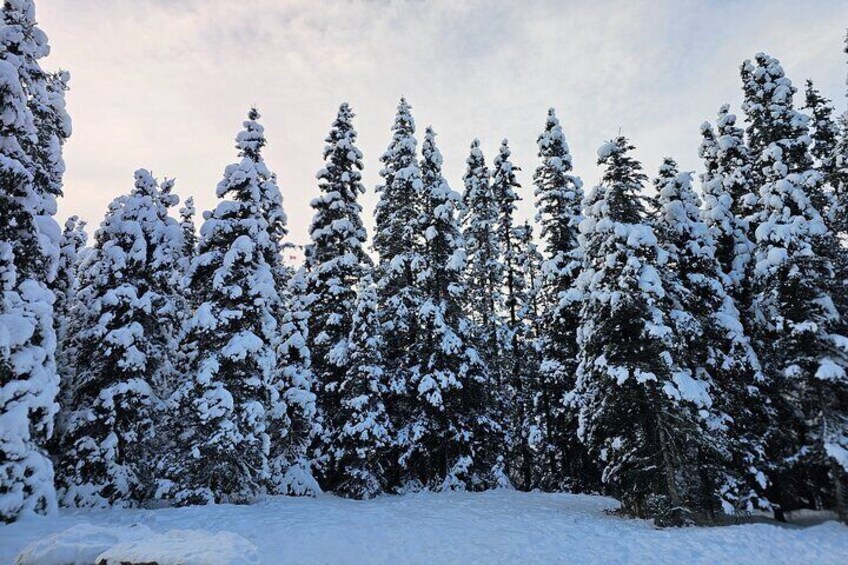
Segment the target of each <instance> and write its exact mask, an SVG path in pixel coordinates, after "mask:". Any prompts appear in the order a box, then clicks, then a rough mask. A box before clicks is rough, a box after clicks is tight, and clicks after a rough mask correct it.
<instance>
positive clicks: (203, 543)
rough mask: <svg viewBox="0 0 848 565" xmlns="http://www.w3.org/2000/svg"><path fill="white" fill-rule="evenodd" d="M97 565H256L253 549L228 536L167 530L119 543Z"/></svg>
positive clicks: (225, 533)
mask: <svg viewBox="0 0 848 565" xmlns="http://www.w3.org/2000/svg"><path fill="white" fill-rule="evenodd" d="M96 563H97V565H123V564H126V563H156V565H184V564H186V563H191V564H192V565H258V564H259V563H260V560H259V555H258V553H257V551H256V546H255V545H253V544H252V543H250V542H249V541H247V540H246V539H244V538H243V537H241V536H240V535H238V534H234V533H232V532H217V533H214V534H213V533H212V532H207V531H204V530H171V531H169V532H165V533H164V534H153V535H151V536H149V537H147V538H145V539H140V540H135V541H127V542H124V543H119V544H118V545H116V546H115V547H113V548H111V549H109V550H107V551H105V552H104V553H102V554H100V555H99V556H98V557H97V561H96Z"/></svg>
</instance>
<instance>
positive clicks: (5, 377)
mask: <svg viewBox="0 0 848 565" xmlns="http://www.w3.org/2000/svg"><path fill="white" fill-rule="evenodd" d="M2 27H3V37H2V40H0V108H2V111H3V115H4V116H5V117H4V119H3V123H2V125H0V139H2V148H0V154H2V156H3V158H4V159H3V164H2V167H0V176H1V177H2V181H3V182H2V188H0V226H2V227H0V281H2V282H0V285H2V294H3V297H2V304H0V318H2V321H3V323H2V326H3V327H4V329H5V330H6V331H4V332H0V333H2V334H3V335H2V337H0V430H2V431H0V520H2V521H4V522H11V521H14V520H16V519H17V518H18V516H19V515H21V514H22V513H30V512H35V513H40V514H44V513H48V512H50V511H52V510H53V509H54V508H55V507H56V496H55V490H54V486H53V468H52V465H51V462H50V460H49V459H48V458H47V456H46V453H45V445H46V443H47V441H48V440H49V439H50V438H51V436H52V434H53V419H54V416H55V415H56V412H57V404H56V402H55V399H56V395H57V391H58V384H59V377H58V375H57V371H56V363H55V348H56V339H55V332H54V319H53V306H52V305H53V292H52V289H51V288H50V285H51V284H52V283H53V281H54V279H55V276H56V269H57V266H58V257H59V249H58V243H59V237H60V232H61V230H60V229H59V226H58V225H57V224H56V222H55V220H54V219H53V217H52V216H53V215H54V214H55V213H56V197H58V196H60V195H61V193H62V174H63V172H64V162H63V160H62V144H63V142H64V140H65V139H66V138H67V137H68V136H69V135H70V131H71V123H70V119H69V117H68V114H67V112H66V111H65V105H64V93H65V88H66V87H65V83H66V82H67V80H68V75H67V73H57V74H50V73H47V72H45V71H44V70H43V69H42V68H41V64H40V59H42V58H43V57H45V56H47V54H48V53H49V52H50V47H49V45H48V44H47V36H46V35H45V34H44V32H43V31H41V30H40V29H39V28H38V27H36V25H35V7H34V5H33V3H32V1H31V0H9V1H6V2H4V3H3V6H2Z"/></svg>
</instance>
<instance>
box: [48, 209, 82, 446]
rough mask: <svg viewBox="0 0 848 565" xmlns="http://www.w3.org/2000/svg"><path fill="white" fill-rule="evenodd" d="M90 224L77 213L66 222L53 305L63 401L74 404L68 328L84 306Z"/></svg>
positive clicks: (60, 425)
mask: <svg viewBox="0 0 848 565" xmlns="http://www.w3.org/2000/svg"><path fill="white" fill-rule="evenodd" d="M85 225H86V223H85V222H84V221H82V220H80V219H79V217H77V216H71V217H70V218H68V220H67V221H65V229H64V230H63V231H62V238H61V239H60V240H59V266H58V269H57V275H56V280H55V281H54V283H53V288H54V293H55V295H56V302H55V303H54V304H53V313H54V318H53V319H54V322H55V326H56V365H57V368H58V371H59V378H60V387H59V397H58V400H59V404H60V405H64V406H67V405H69V404H70V398H69V397H68V396H66V395H68V394H69V393H70V392H71V388H72V387H71V382H72V378H73V373H74V366H75V364H76V359H75V357H76V356H75V354H74V346H73V344H72V343H69V342H71V341H73V340H72V337H73V336H72V335H70V336H69V335H68V334H69V332H68V328H69V326H71V322H72V320H75V319H77V318H79V317H81V315H82V313H83V312H84V310H82V308H83V305H82V304H81V303H80V301H79V300H78V299H77V292H78V290H79V286H80V285H79V267H80V265H81V264H82V261H83V254H84V252H85V249H84V248H85V245H86V242H87V241H88V234H86V233H85ZM66 414H67V410H65V411H63V410H60V411H59V416H64V415H66ZM64 427H65V426H64V424H63V422H62V421H61V418H59V420H58V421H57V422H56V429H57V433H55V434H54V436H53V439H52V441H51V444H50V450H51V452H52V453H54V454H56V453H57V448H58V446H59V439H60V436H61V434H62V430H63V429H64Z"/></svg>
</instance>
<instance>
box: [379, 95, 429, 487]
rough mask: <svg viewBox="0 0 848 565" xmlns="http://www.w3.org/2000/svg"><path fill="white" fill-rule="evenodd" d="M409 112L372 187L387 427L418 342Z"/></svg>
mask: <svg viewBox="0 0 848 565" xmlns="http://www.w3.org/2000/svg"><path fill="white" fill-rule="evenodd" d="M411 109H412V108H411V106H410V105H409V104H408V103H407V101H406V99H404V98H401V100H400V104H399V105H398V110H397V115H396V116H395V122H394V125H393V126H392V141H391V143H390V144H389V147H388V149H387V150H386V152H385V153H384V154H383V156H382V157H381V158H380V161H381V162H382V163H383V169H382V170H381V171H380V177H382V179H383V182H382V184H380V185H378V186H377V193H378V194H379V195H380V200H379V202H378V203H377V208H376V211H375V224H376V226H375V232H374V250H375V251H376V252H377V253H378V255H379V263H378V264H377V271H376V272H377V281H376V283H377V294H378V298H379V307H378V311H379V312H380V327H381V331H382V332H383V336H384V338H385V355H384V358H385V359H386V360H387V364H386V372H387V376H388V380H389V383H390V389H391V394H390V395H389V397H388V398H387V404H386V408H387V410H388V412H389V416H390V418H392V423H393V425H397V424H399V423H401V422H403V421H404V420H405V415H404V411H405V406H404V405H403V398H404V397H406V396H407V395H408V394H410V387H411V386H412V384H411V378H412V370H413V367H414V366H415V364H416V362H417V360H416V359H415V358H414V357H413V351H414V345H415V344H416V343H417V341H418V339H419V336H418V328H419V321H418V313H419V311H420V308H421V292H420V285H419V284H418V282H417V278H418V273H419V272H420V271H421V269H422V266H423V265H422V258H421V249H422V245H423V237H422V236H423V234H422V233H421V232H422V230H421V228H420V226H419V214H420V210H421V201H422V191H423V189H424V185H423V182H422V180H421V170H420V169H419V166H418V159H417V157H416V147H417V141H416V139H415V120H414V119H413V118H412V114H411ZM397 449H401V448H400V447H399V446H398V447H397ZM397 455H399V453H395V454H393V455H392V456H390V459H391V460H392V461H395V460H397V457H396V456H397ZM389 474H390V475H394V477H393V478H392V480H391V481H390V484H391V485H392V486H393V487H397V486H400V481H401V480H402V479H401V475H403V474H404V471H403V470H402V469H399V468H398V469H393V470H390V471H389Z"/></svg>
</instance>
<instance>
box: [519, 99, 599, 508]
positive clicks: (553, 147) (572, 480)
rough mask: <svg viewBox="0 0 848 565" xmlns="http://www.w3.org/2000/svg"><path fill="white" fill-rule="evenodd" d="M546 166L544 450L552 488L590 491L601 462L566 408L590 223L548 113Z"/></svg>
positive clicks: (544, 479)
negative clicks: (584, 235) (583, 235)
mask: <svg viewBox="0 0 848 565" xmlns="http://www.w3.org/2000/svg"><path fill="white" fill-rule="evenodd" d="M537 145H538V147H539V158H540V159H541V160H542V164H541V165H540V166H539V167H538V168H537V169H536V173H535V175H534V177H533V179H534V182H535V184H536V190H535V195H536V221H537V222H539V224H540V225H541V236H542V239H543V240H544V241H545V243H546V248H547V259H546V260H545V263H544V264H543V266H542V275H543V279H542V280H543V287H542V301H543V304H544V308H543V309H542V320H541V324H542V332H541V344H540V346H541V355H542V361H541V367H540V382H539V383H538V384H537V387H538V391H539V394H538V397H537V403H538V408H537V412H538V414H539V415H540V422H539V428H540V430H541V433H542V437H543V439H542V440H541V443H540V445H539V447H538V451H539V456H540V458H541V462H540V464H541V465H542V469H543V470H542V472H541V477H540V483H539V486H540V487H541V488H543V489H545V490H563V489H573V490H577V491H580V490H586V489H592V488H594V487H595V486H597V471H596V465H595V463H594V462H593V461H592V460H591V459H590V458H589V457H588V454H587V453H586V449H585V447H584V446H583V444H582V443H580V442H579V441H578V440H577V414H576V413H575V412H574V411H573V410H572V409H571V407H568V406H566V405H565V404H564V402H563V399H564V398H565V395H566V394H567V393H569V392H571V390H572V389H573V388H574V383H575V377H576V372H577V355H578V350H577V325H578V320H579V317H580V300H579V292H578V291H577V288H576V284H575V283H576V281H577V276H578V274H579V272H580V265H581V262H582V255H581V248H580V245H579V241H578V235H579V226H580V222H581V221H582V220H583V216H582V213H581V208H580V207H581V204H582V201H583V181H582V180H580V178H579V177H577V176H576V175H574V174H573V173H572V162H571V152H570V151H569V148H568V143H567V142H566V139H565V135H564V133H563V131H562V126H561V125H560V123H559V120H558V119H557V117H556V114H555V112H554V110H553V108H552V109H550V110H548V118H547V121H546V123H545V131H544V132H542V134H541V135H539V138H538V140H537Z"/></svg>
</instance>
